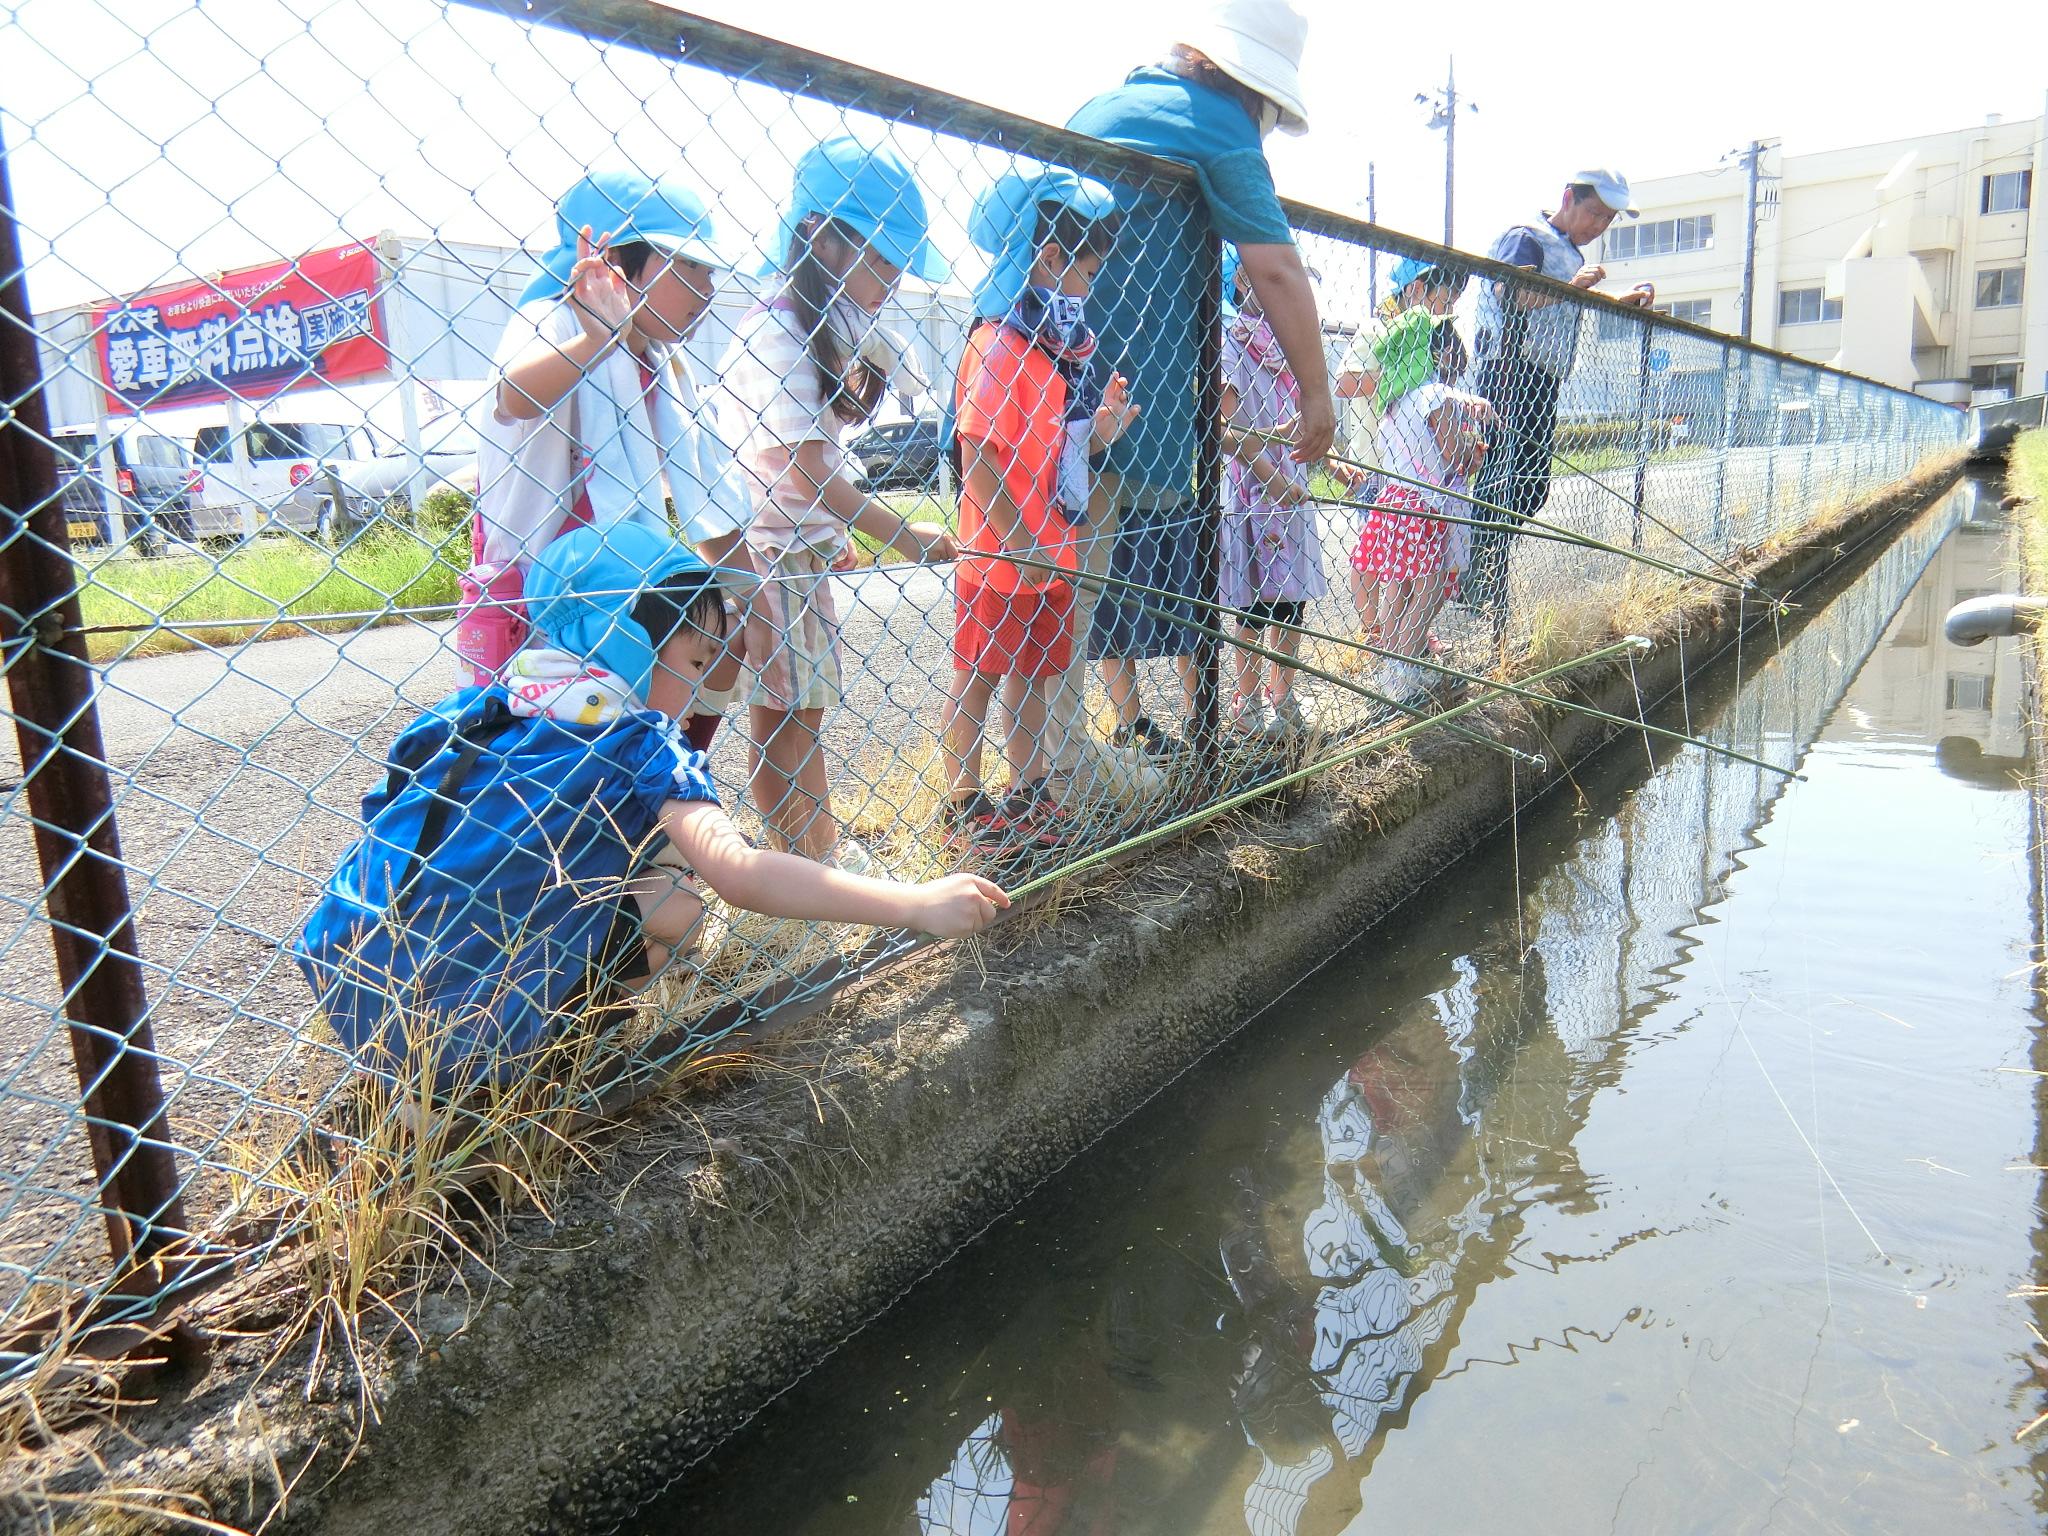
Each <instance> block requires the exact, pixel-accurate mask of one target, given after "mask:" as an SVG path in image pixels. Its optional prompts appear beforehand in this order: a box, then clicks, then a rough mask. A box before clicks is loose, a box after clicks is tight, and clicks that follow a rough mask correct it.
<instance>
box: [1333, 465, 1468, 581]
mask: <svg viewBox="0 0 2048 1536" xmlns="http://www.w3.org/2000/svg"><path fill="white" fill-rule="evenodd" d="M1435 510H1436V509H1435V508H1434V507H1432V506H1431V505H1430V504H1429V503H1428V502H1426V501H1424V500H1423V499H1422V495H1421V493H1420V492H1418V491H1416V490H1415V489H1414V488H1413V487H1411V486H1406V485H1389V486H1387V487H1385V488H1384V489H1383V490H1381V492H1380V493H1379V498H1378V499H1377V500H1376V501H1375V502H1374V503H1373V507H1372V510H1371V511H1370V512H1368V513H1367V514H1366V517H1365V530H1364V531H1363V532H1362V533H1361V534H1360V535H1359V537H1358V548H1357V549H1356V550H1354V551H1352V555H1351V568H1352V569H1353V570H1355V571H1358V572H1360V573H1361V574H1363V575H1366V576H1374V577H1377V578H1378V579H1379V580H1381V581H1408V580H1411V579H1412V578H1414V577H1417V576H1430V575H1434V574H1435V573H1436V572H1438V571H1441V570H1442V569H1443V568H1444V554H1445V545H1446V543H1447V542H1448V534H1449V531H1450V525H1449V524H1448V523H1440V522H1438V521H1436V520H1435V519H1434V518H1430V517H1415V516H1412V515H1405V514H1412V513H1415V512H1425V513H1427V512H1434V511H1435Z"/></svg>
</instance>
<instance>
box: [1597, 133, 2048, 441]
mask: <svg viewBox="0 0 2048 1536" xmlns="http://www.w3.org/2000/svg"><path fill="white" fill-rule="evenodd" d="M2044 130H2048V111H2044V112H2043V114H2042V116H2040V117H2036V118H2031V119H2029V120H2027V121H2025V122H2013V123H2007V122H2002V121H2000V120H1999V118H1997V117H1996V116H1993V117H1990V118H1988V119H1986V121H1985V122H1984V123H1983V124H1981V125H1979V126H1977V127H1973V128H1963V129H1958V130H1956V131H1954V132H1950V133H1939V134H1930V135H1927V136H1926V137H1923V138H1915V139H1896V140H1893V141H1891V142H1889V143H1884V144H1868V145H1863V146H1860V147H1858V148H1854V149H1835V150H1824V151H1821V152H1818V153H1814V154H1792V155H1788V154H1785V153H1784V152H1783V149H1782V147H1781V146H1773V147H1771V148H1769V149H1767V150H1766V152H1765V154H1764V156H1763V159H1762V164H1761V172H1762V176H1763V178H1764V179H1763V183H1762V186H1763V192H1764V195H1763V198H1762V199H1761V216H1760V218H1759V221H1758V225H1757V243H1756V287H1755V301H1754V319H1753V327H1752V332H1751V334H1752V336H1753V338H1754V339H1755V340H1756V341H1757V342H1759V343H1761V344H1762V345H1764V346H1767V347H1775V348H1777V349H1779V350H1781V351H1784V352H1789V353H1791V354H1793V355H1794V356H1796V357H1802V358H1806V359H1809V360H1811V361H1813V362H1817V363H1828V364H1831V365H1833V366H1835V367H1838V368H1845V369H1847V370H1849V371H1850V372H1852V373H1860V374H1863V375H1865V376H1867V377H1870V378H1875V379H1880V380H1883V381H1884V382H1886V383H1889V384H1897V385H1901V386H1907V387H1914V388H1919V389H1922V390H1924V391H1926V392H1927V393H1931V394H1938V395H1943V396H1945V397H1947V398H1952V399H1957V398H1958V397H1959V396H1960V395H1961V393H1962V388H1963V387H1965V386H1966V387H1967V388H1969V389H1970V390H1972V391H1974V392H1975V393H1976V395H1977V398H1978V399H1979V400H1980V401H1982V400H1986V399H1995V398H2000V397H2001V396H2000V395H1999V394H1998V393H1997V392H1999V391H2009V392H2010V393H2011V394H2013V395H2023V394H2033V393H2036V392H2039V391H2041V390H2043V389H2048V257H2044V255H2043V253H2044V251H2048V213H2044V207H2048V198H2044V197H2043V196H2041V195H2039V194H2037V192H2036V182H2037V179H2038V177H2037V171H2038V169H2039V167H2040V166H2041V165H2042V164H2043V163H2044V160H2048V152H2044V151H2048V141H2044V137H2043V135H2044ZM1635 194H1636V201H1637V203H1638V204H1639V205H1640V206H1641V208H1642V210H1643V214H1642V218H1641V219H1639V220H1635V221H1624V222H1621V223H1618V224H1616V225H1615V227H1614V228H1613V229H1611V230H1610V231H1609V232H1608V234H1607V237H1606V238H1605V240H1603V241H1602V249H1601V250H1600V252H1599V253H1598V254H1597V255H1594V254H1593V253H1588V254H1589V257H1590V258H1591V259H1594V260H1598V261H1600V262H1602V263H1603V264H1604V265H1605V266H1606V267H1607V269H1608V272H1609V279H1608V281H1607V282H1605V283H1603V284H1602V285H1601V286H1602V287H1603V288H1605V289H1606V290H1608V291H1610V292H1615V293H1620V292H1625V291H1626V290H1627V289H1628V288H1630V287H1631V286H1632V285H1634V284H1636V283H1639V282H1644V281H1649V282H1654V283H1655V284H1656V285H1657V304H1658V308H1660V309H1662V310H1665V311H1666V312H1667V313H1670V314H1674V315H1676V316H1678V317H1679V318H1680V319H1685V320H1692V321H1696V322H1698V323H1700V324H1703V325H1708V326H1712V327H1713V328H1714V329H1716V330H1720V331H1727V332H1729V333H1731V334H1740V332H1741V329H1742V326H1741V317H1740V315H1739V314H1738V313H1737V309H1738V299H1739V294H1740V291H1741V285H1742V249H1743V213H1744V202H1745V178H1744V174H1743V171H1742V168H1741V167H1740V166H1739V165H1734V164H1732V163H1731V164H1730V165H1728V166H1725V167H1721V168H1717V169H1715V170H1712V171H1704V172H1695V173H1692V174H1689V175H1684V176H1665V177H1659V178H1657V179H1655V180H1648V181H1640V182H1637V183H1635ZM1943 381H1959V382H1951V383H1949V384H1948V385H1947V387H1944V384H1943ZM1958 403H1960V401H1959V400H1958Z"/></svg>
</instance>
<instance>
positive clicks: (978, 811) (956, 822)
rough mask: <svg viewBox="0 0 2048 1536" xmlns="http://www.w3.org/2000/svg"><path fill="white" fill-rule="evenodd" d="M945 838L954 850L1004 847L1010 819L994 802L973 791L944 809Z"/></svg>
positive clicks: (979, 792) (1008, 834)
mask: <svg viewBox="0 0 2048 1536" xmlns="http://www.w3.org/2000/svg"><path fill="white" fill-rule="evenodd" d="M945 838H946V846H947V847H948V848H952V849H955V850H956V851H968V850H977V849H978V850H982V851H986V850H988V849H991V848H1005V847H1008V846H1009V844H1010V842H1011V828H1010V818H1009V816H1008V815H1007V814H1006V813H1005V811H1004V809H1003V807H1002V806H1001V805H1000V804H999V803H998V802H997V801H995V800H992V799H991V798H989V796H987V795H985V794H983V793H982V792H981V791H980V790H976V791H975V792H974V793H973V794H971V795H969V796H968V797H967V798H966V799H964V800H955V801H954V802H953V803H952V805H950V806H948V807H947V809H946V834H945Z"/></svg>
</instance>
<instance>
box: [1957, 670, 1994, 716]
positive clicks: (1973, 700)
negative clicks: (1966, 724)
mask: <svg viewBox="0 0 2048 1536" xmlns="http://www.w3.org/2000/svg"><path fill="white" fill-rule="evenodd" d="M1948 707H1949V708H1950V709H1989V708H1990V707H1991V679H1990V678H1989V677H1987V676H1984V675H1983V674H1981V673H1976V672H1951V673H1949V675H1948Z"/></svg>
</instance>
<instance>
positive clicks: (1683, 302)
mask: <svg viewBox="0 0 2048 1536" xmlns="http://www.w3.org/2000/svg"><path fill="white" fill-rule="evenodd" d="M1657 313H1658V314H1660V315H1669V316H1670V317H1671V318H1672V319H1674V320H1684V321H1687V322H1689V323H1691V324H1693V325H1712V324H1713V323H1714V301H1713V300H1712V299H1673V300H1672V301H1671V302H1670V303H1669V304H1659V305H1658V306H1657Z"/></svg>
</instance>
